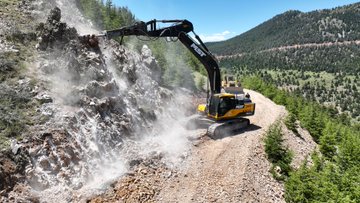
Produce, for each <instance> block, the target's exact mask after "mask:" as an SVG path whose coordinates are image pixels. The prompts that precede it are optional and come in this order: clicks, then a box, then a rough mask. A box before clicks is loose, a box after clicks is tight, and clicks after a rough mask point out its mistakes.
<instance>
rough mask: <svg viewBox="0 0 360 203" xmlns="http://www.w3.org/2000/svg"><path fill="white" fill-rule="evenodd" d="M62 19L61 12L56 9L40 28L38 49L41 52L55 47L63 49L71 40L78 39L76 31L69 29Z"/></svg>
mask: <svg viewBox="0 0 360 203" xmlns="http://www.w3.org/2000/svg"><path fill="white" fill-rule="evenodd" d="M60 19H61V10H60V9H59V8H58V7H56V8H54V9H53V10H51V12H50V14H49V17H48V19H47V21H46V22H45V23H40V25H39V26H38V28H37V31H38V33H37V35H38V36H39V38H40V42H39V44H38V48H39V49H40V50H43V51H44V50H46V49H47V48H54V46H58V47H59V48H62V47H63V46H64V45H65V44H67V43H68V42H69V41H70V40H73V39H75V38H77V37H78V35H77V31H76V29H74V28H68V27H67V25H66V23H62V22H60Z"/></svg>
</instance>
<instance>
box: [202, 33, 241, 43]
mask: <svg viewBox="0 0 360 203" xmlns="http://www.w3.org/2000/svg"><path fill="white" fill-rule="evenodd" d="M234 34H235V33H234V32H230V31H228V30H225V31H224V32H222V33H215V34H212V35H200V38H201V40H203V41H204V42H216V41H223V40H226V39H228V38H230V37H231V36H232V35H234Z"/></svg>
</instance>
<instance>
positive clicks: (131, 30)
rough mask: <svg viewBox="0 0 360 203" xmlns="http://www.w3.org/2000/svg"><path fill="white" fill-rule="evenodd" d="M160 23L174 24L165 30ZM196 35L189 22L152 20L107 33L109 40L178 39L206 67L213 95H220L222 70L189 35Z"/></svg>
mask: <svg viewBox="0 0 360 203" xmlns="http://www.w3.org/2000/svg"><path fill="white" fill-rule="evenodd" d="M158 23H172V25H170V26H168V27H164V28H158V27H157V25H158ZM189 32H193V33H194V27H193V25H192V23H191V22H189V21H187V20H152V21H149V22H146V23H145V22H142V21H140V22H137V23H135V24H134V25H131V26H125V27H122V28H120V29H115V30H109V31H105V33H104V35H105V37H107V38H113V37H121V38H122V37H124V36H131V35H135V36H148V37H177V38H178V39H179V40H180V41H181V42H182V43H183V44H184V45H185V46H186V48H188V49H189V50H190V51H191V53H192V54H194V56H195V57H196V58H197V59H199V61H200V62H201V63H202V64H203V65H204V66H205V69H206V71H207V73H208V78H209V82H210V91H211V94H216V93H220V91H221V76H220V68H219V66H218V64H217V62H216V60H215V58H214V56H213V55H212V54H211V53H210V51H209V50H208V49H207V47H206V46H205V44H204V43H203V42H202V41H201V39H200V37H199V36H198V35H196V34H195V33H194V35H195V38H196V40H197V41H198V42H196V41H194V40H193V39H192V38H191V37H190V36H189V35H188V33H189Z"/></svg>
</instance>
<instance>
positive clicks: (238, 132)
mask: <svg viewBox="0 0 360 203" xmlns="http://www.w3.org/2000/svg"><path fill="white" fill-rule="evenodd" d="M259 129H261V127H260V126H258V125H254V124H250V125H249V126H248V127H246V128H243V129H241V130H236V131H232V132H226V133H223V134H222V135H221V136H216V137H212V139H213V140H219V139H223V138H226V137H233V136H238V135H239V136H240V135H242V134H243V133H245V132H251V131H255V130H259Z"/></svg>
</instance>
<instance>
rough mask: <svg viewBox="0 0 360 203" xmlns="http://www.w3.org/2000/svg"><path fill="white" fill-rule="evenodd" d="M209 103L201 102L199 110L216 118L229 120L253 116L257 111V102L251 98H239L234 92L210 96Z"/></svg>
mask: <svg viewBox="0 0 360 203" xmlns="http://www.w3.org/2000/svg"><path fill="white" fill-rule="evenodd" d="M208 103H209V105H208V106H206V105H205V104H200V105H199V106H198V111H199V112H201V113H204V114H207V115H208V116H209V117H210V118H212V119H214V120H229V119H233V118H238V117H243V116H251V115H254V113H255V104H254V103H252V102H251V101H250V100H240V99H237V98H236V96H235V95H234V94H228V93H221V94H215V95H213V96H211V97H210V101H209V102H208Z"/></svg>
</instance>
